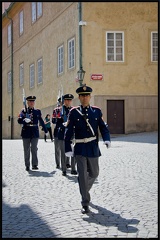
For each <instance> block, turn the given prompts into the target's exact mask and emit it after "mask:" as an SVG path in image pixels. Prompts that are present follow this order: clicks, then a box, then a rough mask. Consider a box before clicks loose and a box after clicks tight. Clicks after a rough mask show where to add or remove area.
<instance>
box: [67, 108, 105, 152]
mask: <svg viewBox="0 0 160 240" xmlns="http://www.w3.org/2000/svg"><path fill="white" fill-rule="evenodd" d="M76 109H79V110H80V111H81V112H82V114H84V116H85V117H86V118H87V119H88V122H89V123H90V125H91V127H92V129H93V131H94V133H95V135H96V136H97V138H96V139H95V140H93V141H91V142H88V143H76V144H75V146H74V154H75V155H82V156H85V157H99V156H101V152H100V149H99V146H98V130H100V133H101V135H102V139H103V141H110V132H109V129H108V125H107V123H105V122H104V120H103V118H102V112H101V110H100V108H98V107H96V106H88V107H85V108H83V107H82V106H79V107H74V108H72V109H71V111H70V113H69V116H68V125H67V130H66V133H65V152H70V151H72V148H71V143H72V141H71V140H72V137H73V135H74V134H75V139H84V138H90V137H93V135H92V132H91V131H90V129H89V127H87V123H86V121H85V119H84V118H83V116H81V114H80V113H79V112H78V111H77V110H76Z"/></svg>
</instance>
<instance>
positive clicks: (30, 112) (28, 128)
mask: <svg viewBox="0 0 160 240" xmlns="http://www.w3.org/2000/svg"><path fill="white" fill-rule="evenodd" d="M26 100H27V105H28V107H27V106H26V105H25V108H24V109H22V110H21V112H20V114H19V116H18V119H17V121H18V123H19V124H23V126H22V130H21V137H22V140H23V148H24V161H25V166H26V171H29V170H30V151H31V154H32V162H31V163H32V169H34V170H38V157H37V150H38V148H37V145H38V139H39V126H38V123H40V125H41V126H42V127H43V129H44V132H45V134H46V135H48V130H47V129H46V127H45V124H44V121H43V118H42V114H41V110H40V109H36V108H34V105H35V100H36V97H35V96H28V97H27V98H26Z"/></svg>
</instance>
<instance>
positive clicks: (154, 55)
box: [151, 32, 158, 62]
mask: <svg viewBox="0 0 160 240" xmlns="http://www.w3.org/2000/svg"><path fill="white" fill-rule="evenodd" d="M151 61H152V62H157V61H158V33H157V32H151Z"/></svg>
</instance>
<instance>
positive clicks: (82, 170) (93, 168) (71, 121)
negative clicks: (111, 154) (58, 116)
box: [65, 85, 111, 214]
mask: <svg viewBox="0 0 160 240" xmlns="http://www.w3.org/2000/svg"><path fill="white" fill-rule="evenodd" d="M91 92H92V88H90V87H89V86H86V85H83V86H81V87H79V88H78V89H77V90H76V93H77V94H78V95H79V100H80V106H78V107H74V108H72V109H71V110H70V113H69V116H68V123H67V131H66V133H65V154H66V156H68V157H69V156H75V158H76V162H77V171H78V184H79V190H80V194H81V198H82V201H81V204H82V210H81V212H82V213H83V214H84V213H89V211H90V209H89V203H90V200H91V197H90V193H89V191H90V189H91V188H92V185H93V183H94V182H95V180H96V178H97V177H98V175H99V163H98V159H99V157H100V156H101V152H100V149H99V145H98V141H99V138H98V130H100V133H101V135H102V139H103V141H104V143H105V145H106V147H107V148H109V147H110V146H111V142H110V132H109V129H108V125H107V123H105V122H104V120H103V116H102V112H101V110H100V108H98V107H96V106H91V105H90V99H91ZM74 134H75V139H74V142H75V146H74V150H73V149H72V142H71V141H72V138H73V135H74Z"/></svg>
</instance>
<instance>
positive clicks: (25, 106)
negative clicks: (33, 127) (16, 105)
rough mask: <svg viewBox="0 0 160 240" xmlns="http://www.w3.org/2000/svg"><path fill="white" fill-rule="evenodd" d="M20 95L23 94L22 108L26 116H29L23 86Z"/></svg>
mask: <svg viewBox="0 0 160 240" xmlns="http://www.w3.org/2000/svg"><path fill="white" fill-rule="evenodd" d="M22 96H23V105H24V108H25V113H26V118H30V117H29V114H28V109H27V105H26V97H25V92H24V88H23V93H22Z"/></svg>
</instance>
